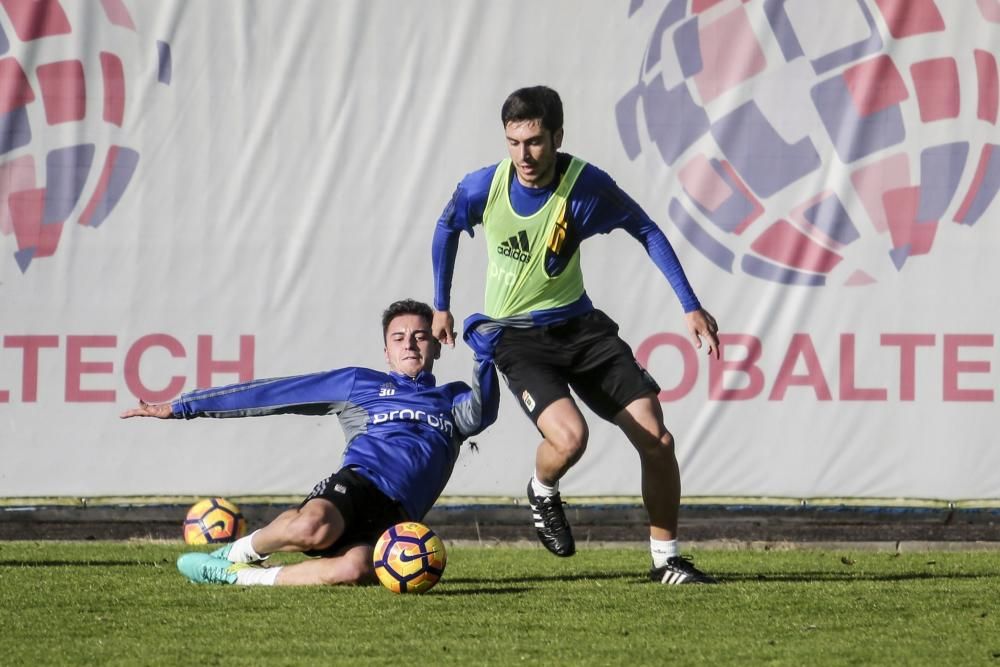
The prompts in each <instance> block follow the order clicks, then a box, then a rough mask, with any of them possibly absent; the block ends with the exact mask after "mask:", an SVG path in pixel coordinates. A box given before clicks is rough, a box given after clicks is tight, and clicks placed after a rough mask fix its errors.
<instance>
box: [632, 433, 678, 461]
mask: <svg viewBox="0 0 1000 667" xmlns="http://www.w3.org/2000/svg"><path fill="white" fill-rule="evenodd" d="M632 444H633V445H635V448H636V449H637V450H638V451H639V455H640V456H656V457H661V456H674V436H673V435H672V434H671V433H670V432H669V431H663V432H662V433H660V434H656V433H650V432H648V431H647V432H644V433H642V434H641V435H638V436H636V437H633V438H632Z"/></svg>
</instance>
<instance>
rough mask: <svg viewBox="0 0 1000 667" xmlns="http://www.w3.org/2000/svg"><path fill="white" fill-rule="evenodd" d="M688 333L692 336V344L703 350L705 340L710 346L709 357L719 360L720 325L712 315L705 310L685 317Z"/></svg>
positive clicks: (692, 312) (693, 311) (694, 311)
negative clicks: (702, 340) (702, 341)
mask: <svg viewBox="0 0 1000 667" xmlns="http://www.w3.org/2000/svg"><path fill="white" fill-rule="evenodd" d="M684 320H685V322H686V323H687V328H688V332H689V333H690V334H691V342H693V343H694V346H695V347H696V348H698V349H699V350H700V349H701V339H702V338H704V339H705V343H707V344H708V355H709V356H713V357H715V358H716V359H718V358H719V324H718V323H717V322H716V321H715V318H714V317H712V314H711V313H709V312H708V311H707V310H705V309H699V310H692V311H691V312H690V313H686V314H685V315H684Z"/></svg>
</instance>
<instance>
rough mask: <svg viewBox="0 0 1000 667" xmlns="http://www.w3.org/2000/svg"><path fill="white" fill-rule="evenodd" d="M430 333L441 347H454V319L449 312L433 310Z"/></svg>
mask: <svg viewBox="0 0 1000 667" xmlns="http://www.w3.org/2000/svg"><path fill="white" fill-rule="evenodd" d="M431 333H432V334H433V335H434V337H435V338H437V339H438V340H439V341H441V344H442V345H448V346H449V347H455V318H454V317H453V316H452V314H451V311H450V310H435V311H434V321H433V322H431Z"/></svg>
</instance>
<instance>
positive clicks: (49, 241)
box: [0, 0, 171, 272]
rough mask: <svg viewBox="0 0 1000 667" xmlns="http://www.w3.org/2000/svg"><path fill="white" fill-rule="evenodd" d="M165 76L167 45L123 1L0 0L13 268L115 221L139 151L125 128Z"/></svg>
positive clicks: (5, 183) (1, 179) (3, 209)
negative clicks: (82, 231)
mask: <svg viewBox="0 0 1000 667" xmlns="http://www.w3.org/2000/svg"><path fill="white" fill-rule="evenodd" d="M170 80H171V54H170V46H169V44H167V43H165V42H158V41H155V40H151V39H147V38H146V37H144V36H143V35H142V33H141V32H140V31H139V30H137V28H136V25H135V22H134V21H133V18H132V15H131V13H130V12H129V9H128V7H127V5H126V4H125V2H124V0H101V1H100V2H99V3H98V2H79V3H69V2H59V0H0V244H2V245H0V247H2V248H4V249H5V250H6V249H9V248H11V247H12V246H13V253H12V254H13V261H16V262H17V266H18V267H19V268H20V270H21V272H25V271H27V270H28V269H29V267H31V265H32V264H33V263H34V262H35V261H37V260H41V259H44V258H46V257H51V256H52V255H54V254H55V253H56V252H57V250H58V248H59V243H60V240H61V239H62V238H63V236H64V235H65V231H66V229H74V230H76V229H79V228H80V227H83V228H87V229H91V230H92V229H95V228H99V227H100V226H101V225H103V224H104V223H105V222H107V221H108V220H109V219H112V217H113V215H112V214H113V212H114V209H115V206H116V204H118V202H119V201H120V200H121V198H122V196H123V195H124V194H125V192H126V190H127V189H128V186H129V183H130V182H131V180H132V177H133V175H134V174H135V171H136V168H137V167H138V164H139V159H140V155H139V152H138V151H137V150H136V149H135V148H134V146H133V145H131V142H130V133H129V129H130V128H131V127H134V126H135V124H136V123H137V122H138V121H139V120H140V118H141V116H142V113H141V112H142V110H143V109H144V108H146V106H148V105H149V104H151V103H152V102H153V101H154V99H155V94H156V92H157V89H158V88H163V87H165V86H169V85H170ZM11 241H13V243H12V242H11ZM10 260H11V255H10V254H7V252H4V255H3V258H2V259H0V261H10Z"/></svg>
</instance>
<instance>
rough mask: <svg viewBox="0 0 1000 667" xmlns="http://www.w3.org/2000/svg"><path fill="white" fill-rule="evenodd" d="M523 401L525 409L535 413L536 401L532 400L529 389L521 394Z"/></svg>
mask: <svg viewBox="0 0 1000 667" xmlns="http://www.w3.org/2000/svg"><path fill="white" fill-rule="evenodd" d="M521 401H522V402H523V403H524V407H526V408H528V411H529V412H534V410H535V399H534V398H532V396H531V394H529V393H528V390H527V389H525V390H524V392H523V393H522V394H521Z"/></svg>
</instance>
